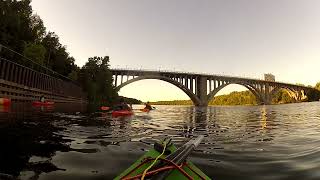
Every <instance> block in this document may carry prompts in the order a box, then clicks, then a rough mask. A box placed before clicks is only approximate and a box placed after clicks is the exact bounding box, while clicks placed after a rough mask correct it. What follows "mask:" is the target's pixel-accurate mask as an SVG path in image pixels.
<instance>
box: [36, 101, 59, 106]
mask: <svg viewBox="0 0 320 180" xmlns="http://www.w3.org/2000/svg"><path fill="white" fill-rule="evenodd" d="M32 105H33V106H52V105H54V102H52V101H45V102H40V101H34V102H32Z"/></svg>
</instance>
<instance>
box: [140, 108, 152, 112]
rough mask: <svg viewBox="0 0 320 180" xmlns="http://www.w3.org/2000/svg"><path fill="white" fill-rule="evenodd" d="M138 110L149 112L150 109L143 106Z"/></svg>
mask: <svg viewBox="0 0 320 180" xmlns="http://www.w3.org/2000/svg"><path fill="white" fill-rule="evenodd" d="M140 111H142V112H149V111H150V109H146V108H144V109H140Z"/></svg>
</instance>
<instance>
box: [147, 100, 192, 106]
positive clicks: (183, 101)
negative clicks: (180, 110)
mask: <svg viewBox="0 0 320 180" xmlns="http://www.w3.org/2000/svg"><path fill="white" fill-rule="evenodd" d="M151 104H154V105H193V103H192V101H191V100H173V101H156V102H151Z"/></svg>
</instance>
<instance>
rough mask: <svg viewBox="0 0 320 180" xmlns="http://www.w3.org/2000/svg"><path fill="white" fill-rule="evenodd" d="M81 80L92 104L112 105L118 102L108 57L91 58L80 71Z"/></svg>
mask: <svg viewBox="0 0 320 180" xmlns="http://www.w3.org/2000/svg"><path fill="white" fill-rule="evenodd" d="M79 80H80V82H81V84H82V86H83V88H84V90H85V91H86V92H87V93H88V99H89V101H90V102H91V103H104V104H111V103H113V102H115V101H117V97H118V94H117V92H116V90H115V87H114V86H113V84H112V82H113V79H112V73H111V72H110V69H109V57H108V56H105V57H96V56H95V57H93V58H89V59H88V62H87V63H86V64H85V65H84V66H83V67H82V68H81V70H80V77H79Z"/></svg>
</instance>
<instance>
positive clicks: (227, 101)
mask: <svg viewBox="0 0 320 180" xmlns="http://www.w3.org/2000/svg"><path fill="white" fill-rule="evenodd" d="M253 104H257V101H256V97H255V96H254V95H253V94H252V93H251V92H250V91H242V92H236V91H235V92H231V93H230V94H227V95H220V96H216V97H214V98H213V99H212V100H211V101H210V102H209V105H253Z"/></svg>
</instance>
